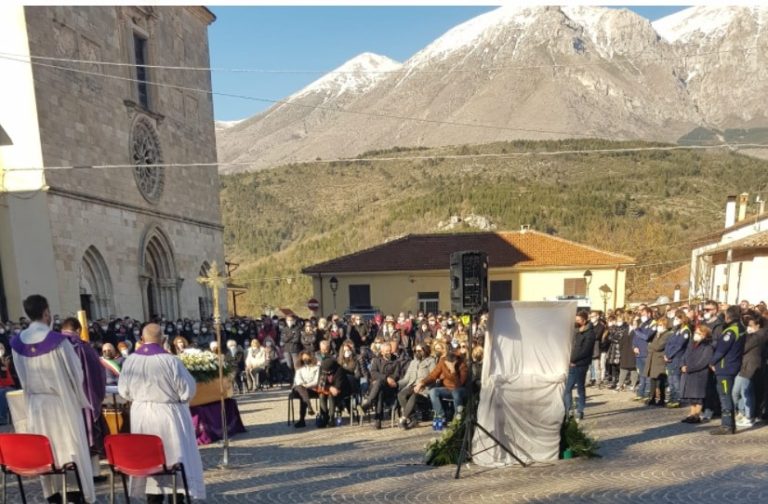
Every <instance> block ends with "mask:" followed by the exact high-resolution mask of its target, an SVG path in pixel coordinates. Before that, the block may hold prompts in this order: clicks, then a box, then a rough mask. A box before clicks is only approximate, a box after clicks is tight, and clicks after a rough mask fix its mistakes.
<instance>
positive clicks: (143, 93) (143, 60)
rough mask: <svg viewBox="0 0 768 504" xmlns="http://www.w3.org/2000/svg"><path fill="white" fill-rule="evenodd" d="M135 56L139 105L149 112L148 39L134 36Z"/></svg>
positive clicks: (136, 34) (135, 34)
mask: <svg viewBox="0 0 768 504" xmlns="http://www.w3.org/2000/svg"><path fill="white" fill-rule="evenodd" d="M133 56H134V64H135V65H136V81H137V82H136V85H137V89H136V90H137V93H138V98H139V104H140V105H141V106H142V107H144V109H145V110H149V85H148V84H147V82H148V81H149V70H148V69H147V67H146V65H147V39H145V38H144V37H142V36H141V35H139V34H138V33H134V34H133Z"/></svg>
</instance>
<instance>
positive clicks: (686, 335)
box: [664, 310, 692, 408]
mask: <svg viewBox="0 0 768 504" xmlns="http://www.w3.org/2000/svg"><path fill="white" fill-rule="evenodd" d="M672 327H673V329H674V331H675V333H674V334H673V335H672V336H671V337H670V338H669V341H667V346H666V347H665V348H664V360H665V361H666V363H667V374H668V375H669V402H667V408H679V407H680V380H681V378H682V372H681V371H680V368H681V367H682V365H683V356H684V355H685V349H686V348H688V342H689V341H690V340H691V334H692V333H691V322H690V320H688V315H686V313H685V310H677V311H676V312H675V318H674V319H673V321H672Z"/></svg>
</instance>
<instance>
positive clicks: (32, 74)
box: [0, 5, 226, 320]
mask: <svg viewBox="0 0 768 504" xmlns="http://www.w3.org/2000/svg"><path fill="white" fill-rule="evenodd" d="M214 20H215V17H214V15H213V14H212V13H211V12H210V11H209V10H208V9H206V8H203V7H180V6H179V7H148V6H142V7H100V6H99V7H20V6H5V5H3V6H0V32H2V33H3V39H2V41H0V53H2V54H1V55H0V56H2V57H0V76H2V77H0V79H2V81H3V88H4V92H3V93H1V94H0V126H1V127H2V129H3V130H4V132H5V135H4V136H5V137H6V138H5V139H4V141H3V143H2V145H0V268H1V269H0V275H2V278H1V287H2V289H1V292H0V319H3V318H11V319H15V318H18V317H20V316H22V315H23V309H22V303H21V302H22V300H23V299H24V298H25V297H26V296H28V295H30V294H33V293H40V294H43V295H45V296H46V297H47V298H48V300H49V302H50V303H51V308H52V311H53V312H55V313H59V314H61V315H69V314H74V313H75V312H76V311H77V310H80V309H85V310H86V311H87V312H88V313H89V318H90V319H98V318H102V317H109V316H131V317H134V318H137V319H142V320H147V319H149V318H150V317H153V316H163V317H165V318H166V319H175V318H179V317H190V318H198V317H201V316H203V317H206V316H209V315H210V313H211V311H212V301H211V299H212V296H211V293H210V291H208V290H206V289H205V288H203V287H202V286H200V285H199V284H198V283H197V281H196V279H197V277H198V276H200V275H201V274H204V273H205V272H206V270H207V268H208V267H209V263H210V261H212V260H217V261H218V262H219V264H220V265H221V266H223V264H224V247H223V226H222V224H221V216H220V210H219V177H218V170H217V166H216V144H215V142H216V141H215V136H214V121H213V102H212V96H211V94H210V91H211V76H210V72H209V71H207V70H205V71H200V70H189V69H188V68H187V69H184V68H172V69H169V68H165V67H202V68H207V67H210V63H209V52H208V26H209V25H210V24H211V23H212V22H213V21H214ZM90 61H94V62H98V63H90ZM160 67H163V68H160ZM157 165H159V166H157ZM222 298H224V299H226V296H222ZM221 308H222V310H223V311H224V310H225V309H226V305H225V302H224V301H222V305H221Z"/></svg>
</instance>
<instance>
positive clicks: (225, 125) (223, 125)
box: [214, 119, 244, 131]
mask: <svg viewBox="0 0 768 504" xmlns="http://www.w3.org/2000/svg"><path fill="white" fill-rule="evenodd" d="M243 121H244V119H238V120H236V121H215V122H214V126H215V127H216V131H220V130H225V129H229V128H231V127H232V126H237V125H238V124H240V123H241V122H243Z"/></svg>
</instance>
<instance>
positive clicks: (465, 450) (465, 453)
mask: <svg viewBox="0 0 768 504" xmlns="http://www.w3.org/2000/svg"><path fill="white" fill-rule="evenodd" d="M476 319H477V313H474V314H471V319H470V326H469V341H470V344H469V345H467V347H468V348H467V365H468V369H467V383H468V384H469V385H468V386H467V407H466V408H465V411H466V414H465V416H464V419H463V422H464V438H463V439H462V441H461V451H460V452H459V460H458V461H457V462H456V475H455V476H454V478H455V479H459V476H460V473H461V464H463V463H464V462H465V461H466V460H467V458H471V457H472V455H473V454H472V452H471V449H472V435H473V434H474V431H475V429H480V431H482V432H483V433H484V434H485V435H486V436H488V437H489V438H490V439H492V440H493V442H494V443H495V445H493V446H490V447H488V448H485V449H483V450H481V451H480V452H478V453H475V454H474V455H477V454H479V453H482V452H484V451H488V450H490V449H491V448H493V447H494V446H499V447H500V448H501V449H502V450H504V451H505V452H507V453H508V454H509V456H510V457H512V458H513V459H515V460H516V461H517V462H518V463H519V464H520V465H521V466H523V467H526V464H525V462H523V461H522V460H520V457H518V456H517V455H515V454H514V453H512V450H510V449H509V448H508V447H507V446H505V445H504V444H503V443H502V442H501V441H499V440H498V439H497V438H496V437H495V436H494V435H493V434H491V433H490V432H488V430H487V429H486V428H485V427H483V426H482V425H480V424H479V423H477V409H476V408H475V401H476V400H479V398H476V397H475V396H476V395H477V394H475V384H474V376H473V375H474V372H473V369H472V368H473V367H474V365H473V364H474V362H473V361H472V346H473V345H474V342H475V341H474V340H475V332H476V329H475V328H474V326H475V325H476V323H477V320H476Z"/></svg>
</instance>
